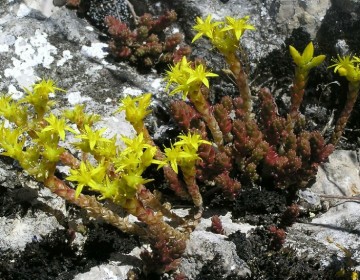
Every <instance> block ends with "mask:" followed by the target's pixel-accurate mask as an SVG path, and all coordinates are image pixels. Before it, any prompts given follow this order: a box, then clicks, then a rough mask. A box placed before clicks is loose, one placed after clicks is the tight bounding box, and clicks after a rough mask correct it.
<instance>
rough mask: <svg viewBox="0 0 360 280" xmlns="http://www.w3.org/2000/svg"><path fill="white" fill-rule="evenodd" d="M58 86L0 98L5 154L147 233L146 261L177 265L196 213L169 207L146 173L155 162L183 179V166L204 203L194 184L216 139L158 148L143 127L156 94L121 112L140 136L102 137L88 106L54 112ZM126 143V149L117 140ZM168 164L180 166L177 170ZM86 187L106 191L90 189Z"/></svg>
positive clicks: (112, 218) (93, 212)
mask: <svg viewBox="0 0 360 280" xmlns="http://www.w3.org/2000/svg"><path fill="white" fill-rule="evenodd" d="M56 91H63V90H62V89H60V88H58V87H56V86H55V84H54V82H53V81H52V80H42V81H40V82H39V83H36V84H35V85H34V86H33V87H32V88H31V89H25V93H26V95H25V97H24V98H23V99H21V100H18V101H16V100H13V99H12V98H11V96H9V95H2V96H1V97H0V115H1V116H2V120H1V121H0V148H1V155H3V156H8V157H11V158H13V159H14V160H16V161H17V162H18V163H19V164H20V165H21V167H22V168H23V169H24V170H25V171H26V172H27V173H28V174H29V175H31V176H33V177H34V178H35V179H36V180H37V181H39V182H42V183H43V184H44V186H46V187H47V188H49V189H50V190H51V191H52V192H54V193H55V194H57V195H58V196H60V197H62V198H64V199H65V200H66V201H68V202H70V203H73V204H75V205H77V206H79V207H81V208H84V209H86V210H87V212H88V213H89V215H90V216H93V217H96V218H102V219H104V220H105V221H106V222H108V223H110V224H112V225H114V226H115V227H117V228H119V229H120V230H122V231H124V232H127V233H130V234H136V235H139V236H141V237H142V238H146V240H147V241H148V242H149V243H150V245H151V251H150V252H145V253H143V258H144V260H146V261H147V263H148V264H151V266H149V268H151V269H153V270H156V271H164V270H172V269H173V268H175V267H176V265H177V263H178V262H179V258H180V257H181V255H182V253H183V252H184V250H185V242H186V240H187V238H188V235H189V233H190V232H191V229H192V228H193V225H194V219H195V218H192V217H188V218H181V217H179V216H177V215H176V214H175V213H173V212H172V211H171V208H170V207H169V204H166V205H163V204H162V203H161V201H160V200H159V199H158V198H157V196H156V195H154V193H153V192H151V191H150V190H149V189H148V188H146V187H145V184H146V183H148V182H151V181H152V179H148V178H144V177H143V173H144V171H145V170H146V169H147V168H148V167H149V166H150V165H157V166H158V167H159V168H163V169H164V171H166V170H167V171H166V172H165V174H167V177H169V181H170V182H173V184H176V183H177V184H179V182H177V181H178V180H177V176H176V173H177V172H179V170H181V171H182V172H183V174H184V181H185V183H186V186H187V190H189V192H188V193H186V195H187V196H189V194H191V196H192V197H193V200H194V202H195V205H196V206H197V207H198V206H199V205H200V204H201V203H200V202H199V200H201V196H199V190H198V188H197V185H196V183H195V163H196V162H197V161H198V160H199V156H198V148H199V146H200V145H210V144H211V143H210V142H208V141H205V140H202V139H201V137H200V135H198V134H196V133H188V134H187V135H185V134H183V135H179V139H178V140H177V141H175V142H174V143H173V145H172V146H171V147H170V148H167V149H165V151H164V153H163V152H162V151H161V150H160V149H159V148H158V147H157V146H155V145H154V143H153V142H152V140H151V138H150V136H149V134H148V132H147V130H146V128H145V126H144V124H143V119H144V118H145V116H146V115H147V114H149V113H150V110H148V109H147V108H148V106H149V105H150V102H149V101H150V96H151V95H150V94H146V95H144V96H141V97H139V98H135V99H129V98H125V99H123V100H122V102H121V105H120V107H119V110H120V111H122V110H125V111H126V116H127V118H128V119H129V120H130V121H131V122H132V123H133V124H134V127H135V129H136V130H137V131H138V135H137V136H136V137H134V138H132V139H131V138H128V137H125V136H122V137H121V136H119V137H117V136H115V137H113V138H110V139H109V138H106V137H104V136H103V133H104V131H105V130H106V128H103V129H95V128H94V124H95V123H96V122H97V121H99V120H100V116H98V115H95V114H88V113H86V112H85V107H84V106H82V105H76V106H75V108H73V109H71V110H64V111H63V112H62V113H61V114H59V115H55V114H53V113H52V112H51V108H52V107H53V105H54V104H55V102H54V101H52V100H50V93H53V92H56ZM69 134H73V135H74V137H75V139H77V141H75V142H73V143H69V144H70V145H71V146H72V147H73V148H74V149H76V150H77V151H78V152H79V154H80V156H79V157H75V156H74V155H73V154H71V153H70V152H69V151H68V150H67V149H66V148H65V145H64V144H65V142H68V141H67V139H68V136H69ZM119 140H121V141H122V142H123V143H124V144H125V148H121V146H120V145H118V142H119ZM59 164H62V165H66V166H69V167H70V173H69V176H67V177H66V178H62V177H60V176H59V175H58V173H56V167H57V166H58V165H59ZM169 166H172V168H173V169H174V170H175V171H173V172H170V171H169V169H170V167H169ZM171 170H172V169H171ZM175 172H176V173H175ZM174 174H175V175H174ZM185 183H184V184H185ZM73 186H75V187H74V188H73ZM84 188H87V189H90V190H92V191H94V192H96V193H98V194H99V196H97V197H95V196H93V195H86V194H83V193H82V192H83V190H84ZM184 196H185V195H184ZM102 200H109V201H112V202H113V203H115V204H117V205H119V206H121V207H122V208H123V209H124V210H125V211H126V213H127V214H132V215H134V216H136V217H137V218H138V220H139V222H141V224H140V225H139V224H135V223H131V222H129V220H128V219H127V217H121V216H120V215H119V214H118V213H115V212H113V211H111V210H110V209H108V208H106V207H105V206H104V205H103V203H102V202H101V201H102ZM165 218H167V219H168V220H170V222H172V224H171V225H170V223H169V222H168V221H166V220H165ZM154 264H156V265H154Z"/></svg>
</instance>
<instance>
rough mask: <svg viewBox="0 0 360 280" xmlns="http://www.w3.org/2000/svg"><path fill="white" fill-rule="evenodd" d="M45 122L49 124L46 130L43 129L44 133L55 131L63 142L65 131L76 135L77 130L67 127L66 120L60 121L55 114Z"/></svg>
mask: <svg viewBox="0 0 360 280" xmlns="http://www.w3.org/2000/svg"><path fill="white" fill-rule="evenodd" d="M45 120H46V121H47V122H48V123H49V124H48V125H47V126H46V127H45V128H43V130H42V132H45V131H53V132H55V133H56V134H58V135H59V137H60V139H61V140H63V141H64V139H65V130H67V131H71V132H72V133H76V131H75V130H73V129H72V128H71V127H69V126H67V125H66V123H65V119H58V118H57V117H56V116H55V115H54V114H51V115H50V116H49V117H48V118H45Z"/></svg>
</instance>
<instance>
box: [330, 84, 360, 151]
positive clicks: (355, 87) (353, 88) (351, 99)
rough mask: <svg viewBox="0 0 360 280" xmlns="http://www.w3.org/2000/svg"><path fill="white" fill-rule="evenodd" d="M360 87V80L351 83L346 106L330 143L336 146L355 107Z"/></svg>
mask: <svg viewBox="0 0 360 280" xmlns="http://www.w3.org/2000/svg"><path fill="white" fill-rule="evenodd" d="M359 88H360V83H359V82H356V83H349V91H348V93H347V99H346V103H345V107H344V109H343V110H342V112H341V114H340V117H339V119H338V121H337V122H336V125H335V129H334V132H333V134H332V136H331V141H330V143H331V144H333V145H334V146H335V145H336V144H337V143H338V142H339V140H340V138H341V135H342V134H343V132H344V129H345V126H346V124H347V121H348V119H349V117H350V114H351V112H352V110H353V108H354V105H355V102H356V99H357V97H358V94H359Z"/></svg>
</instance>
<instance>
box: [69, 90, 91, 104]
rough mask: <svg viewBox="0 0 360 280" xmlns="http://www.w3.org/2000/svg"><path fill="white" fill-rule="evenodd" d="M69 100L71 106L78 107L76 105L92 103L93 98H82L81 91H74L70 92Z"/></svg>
mask: <svg viewBox="0 0 360 280" xmlns="http://www.w3.org/2000/svg"><path fill="white" fill-rule="evenodd" d="M67 99H68V102H69V103H70V104H71V105H76V104H80V103H84V102H86V101H90V100H91V97H88V96H82V95H81V92H80V91H74V92H69V93H68V94H67Z"/></svg>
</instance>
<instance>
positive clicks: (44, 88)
mask: <svg viewBox="0 0 360 280" xmlns="http://www.w3.org/2000/svg"><path fill="white" fill-rule="evenodd" d="M33 91H34V93H35V94H38V95H40V96H47V95H48V94H49V93H55V91H63V92H65V90H63V89H62V88H58V87H56V85H55V82H54V81H53V80H44V79H43V80H41V81H40V82H38V83H36V84H35V85H34V86H33Z"/></svg>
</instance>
